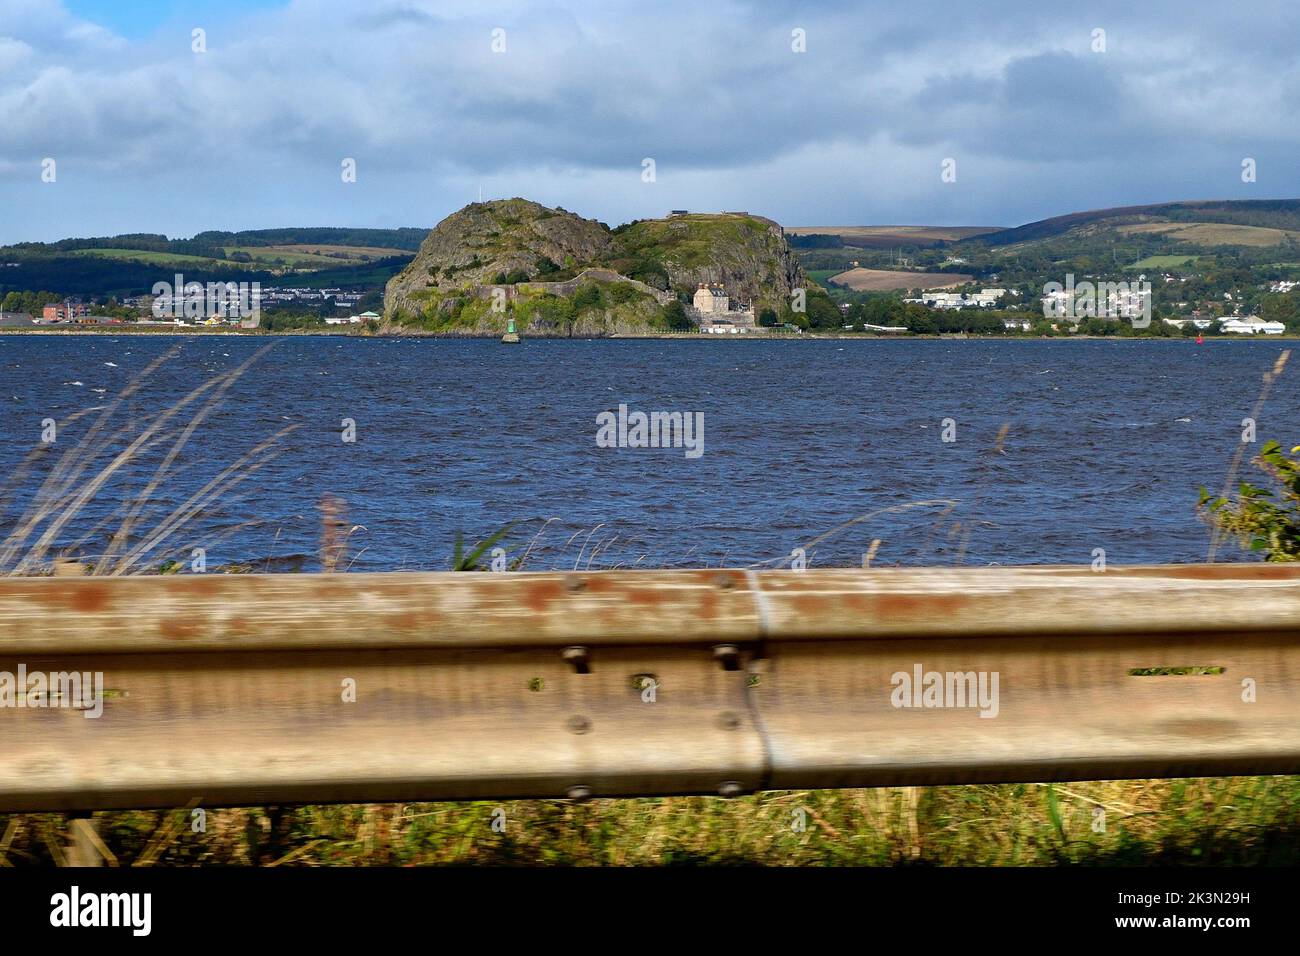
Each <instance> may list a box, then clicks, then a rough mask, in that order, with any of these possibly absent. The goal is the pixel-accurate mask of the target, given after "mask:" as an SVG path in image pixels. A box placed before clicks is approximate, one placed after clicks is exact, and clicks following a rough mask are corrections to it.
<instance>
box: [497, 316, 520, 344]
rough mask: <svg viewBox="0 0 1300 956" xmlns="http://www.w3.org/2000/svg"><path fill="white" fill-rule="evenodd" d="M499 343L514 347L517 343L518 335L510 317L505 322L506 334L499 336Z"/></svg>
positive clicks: (513, 321) (513, 320)
mask: <svg viewBox="0 0 1300 956" xmlns="http://www.w3.org/2000/svg"><path fill="white" fill-rule="evenodd" d="M501 341H502V342H505V343H508V344H511V345H516V344H518V342H519V333H518V332H516V331H515V319H514V316H511V317H510V318H509V319H507V320H506V334H505V335H503V336H501Z"/></svg>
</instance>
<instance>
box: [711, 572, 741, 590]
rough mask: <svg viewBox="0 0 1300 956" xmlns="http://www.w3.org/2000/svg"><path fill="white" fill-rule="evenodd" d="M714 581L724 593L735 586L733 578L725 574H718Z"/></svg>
mask: <svg viewBox="0 0 1300 956" xmlns="http://www.w3.org/2000/svg"><path fill="white" fill-rule="evenodd" d="M714 580H715V581H716V582H717V584H718V587H720V588H722V589H723V590H724V591H725V590H726V589H728V588H733V587H735V586H736V579H735V577H733V576H732V575H730V574H727V573H725V572H723V573H722V574H719V575H718V576H717V577H716V578H714Z"/></svg>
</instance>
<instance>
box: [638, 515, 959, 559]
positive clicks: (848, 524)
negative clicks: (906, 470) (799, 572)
mask: <svg viewBox="0 0 1300 956" xmlns="http://www.w3.org/2000/svg"><path fill="white" fill-rule="evenodd" d="M934 505H947V506H948V508H949V510H951V509H952V508H955V507H956V506H957V502H956V501H954V500H953V499H951V498H927V499H925V500H924V501H907V502H904V503H903V504H901V505H887V506H886V507H884V508H877V509H875V510H874V511H868V512H866V513H865V514H860V515H858V516H857V517H856V518H850V519H849V520H848V521H845V522H843V523H842V524H838V525H836V526H835V527H834V528H831V530H829V531H825V532H823V533H822V534H819V535H818V536H817V537H815V538H813V539H812V540H811V541H808V542H806V543H804V544H802V545H800V547H801V548H803V550H804V551H809V550H811V549H812V548H814V547H816V546H817V545H819V544H821V543H822V542H823V541H825V540H826V539H827V538H829V537H831V536H832V535H836V534H839V533H840V532H841V531H843V530H844V529H845V528H851V527H853V525H855V524H861V523H862V522H864V521H870V520H871V519H872V518H875V517H878V516H879V515H883V514H889V513H891V512H895V511H909V510H911V509H912V508H928V507H932V506H934ZM642 557H644V555H642ZM790 557H791V556H790V555H788V554H783V555H779V556H778V557H775V558H768V559H767V560H765V561H757V562H755V563H754V564H749V565H746V567H748V568H762V567H767V566H769V565H770V566H772V567H780V566H781V565H783V564H785V563H786V562H788V561H789V560H790ZM638 560H639V559H638Z"/></svg>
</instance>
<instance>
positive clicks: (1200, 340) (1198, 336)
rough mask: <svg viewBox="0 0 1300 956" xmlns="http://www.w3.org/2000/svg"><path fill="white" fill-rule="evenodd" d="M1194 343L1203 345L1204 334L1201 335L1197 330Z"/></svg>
mask: <svg viewBox="0 0 1300 956" xmlns="http://www.w3.org/2000/svg"><path fill="white" fill-rule="evenodd" d="M1196 344H1197V345H1204V344H1205V336H1204V335H1201V333H1199V332H1197V333H1196Z"/></svg>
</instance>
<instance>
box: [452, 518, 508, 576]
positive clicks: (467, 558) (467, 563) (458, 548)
mask: <svg viewBox="0 0 1300 956" xmlns="http://www.w3.org/2000/svg"><path fill="white" fill-rule="evenodd" d="M512 527H513V525H506V526H505V527H504V528H502V529H501V530H500V531H497V532H496V533H494V534H491V535H488V536H487V537H486V538H484V539H483V540H482V541H480V542H479V543H478V544H476V545H474V546H473V548H471V549H470V551H469V553H466V552H465V541H464V538H463V537H462V535H461V533H460V532H459V531H457V532H456V545H455V548H454V550H453V551H452V555H451V569H452V570H453V571H482V570H483V566H482V565H481V564H480V563H479V560H480V559H481V558H482V557H483V555H484V554H486V553H487V551H488V549H489V548H491V547H492V546H493V545H495V544H496V543H497V542H498V541H500V540H501V539H502V538H504V537H506V536H507V535H508V534H509V533H510V529H511V528H512Z"/></svg>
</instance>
